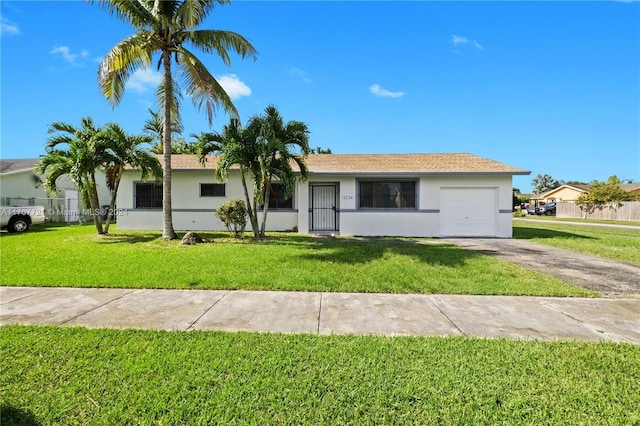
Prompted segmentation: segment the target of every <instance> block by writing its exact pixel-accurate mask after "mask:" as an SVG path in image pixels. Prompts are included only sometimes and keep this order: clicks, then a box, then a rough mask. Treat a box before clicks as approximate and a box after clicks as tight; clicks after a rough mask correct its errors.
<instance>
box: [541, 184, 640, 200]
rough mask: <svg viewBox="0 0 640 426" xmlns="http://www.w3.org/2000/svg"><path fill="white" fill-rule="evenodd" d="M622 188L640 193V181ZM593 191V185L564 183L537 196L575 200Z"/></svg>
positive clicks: (623, 185) (621, 186) (549, 198)
mask: <svg viewBox="0 0 640 426" xmlns="http://www.w3.org/2000/svg"><path fill="white" fill-rule="evenodd" d="M620 188H622V189H623V190H625V191H627V192H635V193H636V194H639V195H640V183H627V184H622V185H620ZM589 191H591V185H577V184H575V185H562V186H559V187H557V188H555V189H552V190H551V191H547V192H545V193H543V194H540V195H538V196H537V199H538V200H541V201H543V202H545V203H549V202H551V201H558V202H563V201H567V202H575V201H576V200H577V199H578V197H579V196H580V195H582V194H588V193H589Z"/></svg>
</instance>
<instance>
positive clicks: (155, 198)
mask: <svg viewBox="0 0 640 426" xmlns="http://www.w3.org/2000/svg"><path fill="white" fill-rule="evenodd" d="M135 189H136V192H135V194H136V195H135V197H136V209H161V208H162V185H156V184H155V183H136V188H135Z"/></svg>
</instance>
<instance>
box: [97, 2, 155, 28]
mask: <svg viewBox="0 0 640 426" xmlns="http://www.w3.org/2000/svg"><path fill="white" fill-rule="evenodd" d="M89 2H90V3H93V2H94V0H89ZM97 3H98V5H99V6H100V7H102V9H103V10H105V11H106V12H107V13H108V14H109V15H112V16H115V17H116V18H118V19H119V20H120V21H122V22H126V23H129V24H131V26H133V27H137V28H138V27H142V26H144V25H146V23H148V22H150V21H153V20H154V19H155V17H154V15H153V13H152V9H151V8H150V2H149V1H145V0H98V1H97ZM151 3H152V2H151Z"/></svg>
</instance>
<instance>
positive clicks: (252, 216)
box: [240, 168, 260, 237]
mask: <svg viewBox="0 0 640 426" xmlns="http://www.w3.org/2000/svg"><path fill="white" fill-rule="evenodd" d="M240 178H241V180H242V189H244V198H245V200H246V201H247V212H248V213H249V220H250V221H251V230H252V231H253V236H254V237H258V236H259V235H260V230H259V228H258V216H257V215H256V207H257V206H255V200H254V202H253V204H254V206H252V205H251V199H250V198H249V190H248V189H247V180H246V179H245V175H244V170H243V168H240Z"/></svg>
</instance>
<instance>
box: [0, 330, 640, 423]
mask: <svg viewBox="0 0 640 426" xmlns="http://www.w3.org/2000/svg"><path fill="white" fill-rule="evenodd" d="M0 349H1V353H2V355H3V359H4V362H3V363H2V369H1V372H0V388H1V389H2V394H1V397H0V398H1V404H2V409H1V413H2V419H1V423H2V425H3V426H4V425H11V424H38V423H41V424H71V425H72V424H96V425H103V424H104V425H107V424H141V425H148V424H193V425H197V424H203V425H204V424H492V425H493V424H509V425H511V424H521V425H527V424H529V425H539V424H619V425H623V424H628V425H633V424H638V423H639V422H640V388H639V385H638V383H640V346H637V345H635V346H634V345H630V344H614V343H581V342H570V341H560V342H541V341H507V340H487V339H469V338H418V337H372V336H312V335H283V334H258V333H223V332H188V333H186V332H161V331H148V330H144V331H143V330H136V331H134V330H87V329H81V328H58V327H25V326H4V327H2V333H1V335H0ZM8 360H11V361H10V362H8Z"/></svg>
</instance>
